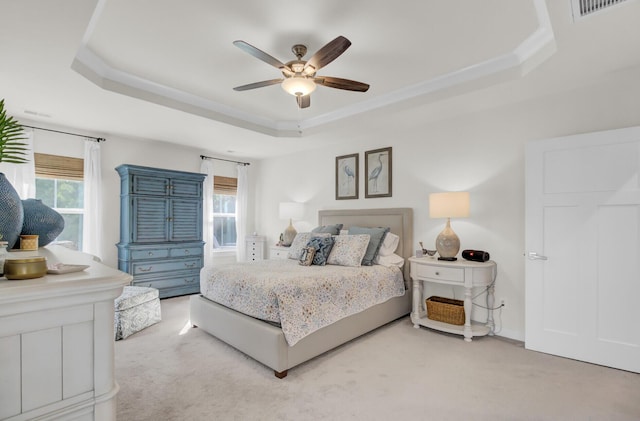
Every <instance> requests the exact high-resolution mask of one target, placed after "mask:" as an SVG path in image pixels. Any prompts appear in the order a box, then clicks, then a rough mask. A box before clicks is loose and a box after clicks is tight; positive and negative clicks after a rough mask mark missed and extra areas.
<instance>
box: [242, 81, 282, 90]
mask: <svg viewBox="0 0 640 421" xmlns="http://www.w3.org/2000/svg"><path fill="white" fill-rule="evenodd" d="M283 80H284V79H271V80H263V81H262V82H254V83H250V84H248V85H242V86H236V87H235V88H233V90H234V91H248V90H249V89H256V88H262V87H264V86H270V85H275V84H278V83H282V81H283Z"/></svg>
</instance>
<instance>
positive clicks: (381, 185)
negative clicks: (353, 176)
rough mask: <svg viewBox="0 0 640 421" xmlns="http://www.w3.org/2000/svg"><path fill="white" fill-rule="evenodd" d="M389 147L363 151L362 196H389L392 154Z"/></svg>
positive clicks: (370, 197)
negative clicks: (363, 174)
mask: <svg viewBox="0 0 640 421" xmlns="http://www.w3.org/2000/svg"><path fill="white" fill-rule="evenodd" d="M391 152H392V151H391V147H388V148H381V149H373V150H370V151H366V152H365V153H364V172H365V176H366V179H365V183H364V197H365V199H372V198H376V197H391V194H392V191H391V188H392V175H393V172H392V154H391Z"/></svg>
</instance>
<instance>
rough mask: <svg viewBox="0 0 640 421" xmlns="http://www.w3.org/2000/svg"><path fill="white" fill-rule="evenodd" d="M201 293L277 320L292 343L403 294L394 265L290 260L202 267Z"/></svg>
mask: <svg viewBox="0 0 640 421" xmlns="http://www.w3.org/2000/svg"><path fill="white" fill-rule="evenodd" d="M200 292H201V294H202V295H204V296H205V297H206V298H208V299H210V300H212V301H215V302H217V303H219V304H222V305H224V306H226V307H229V308H232V309H234V310H237V311H239V312H242V313H245V314H247V315H249V316H252V317H256V318H258V319H262V320H267V321H270V322H275V323H280V325H281V327H282V331H283V332H284V336H285V338H286V340H287V343H288V344H289V345H290V346H293V345H295V344H296V343H297V342H298V341H299V340H300V339H302V338H304V337H305V336H306V335H308V334H310V333H312V332H315V331H316V330H318V329H320V328H322V327H324V326H327V325H330V324H331V323H334V322H336V321H338V320H340V319H342V318H344V317H347V316H350V315H352V314H355V313H358V312H360V311H363V310H365V309H367V308H369V307H372V306H374V305H376V304H379V303H382V302H385V301H387V300H389V299H390V298H392V297H399V296H402V295H404V293H405V291H404V280H403V277H402V271H401V270H400V269H398V268H397V267H385V266H381V265H373V266H361V267H346V266H336V265H326V266H313V265H312V266H301V265H299V264H298V261H297V260H293V259H286V260H262V261H257V262H246V263H233V264H227V265H219V266H206V267H204V268H203V269H202V272H201V275H200Z"/></svg>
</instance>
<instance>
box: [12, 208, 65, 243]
mask: <svg viewBox="0 0 640 421" xmlns="http://www.w3.org/2000/svg"><path fill="white" fill-rule="evenodd" d="M22 207H23V209H24V222H23V223H22V232H21V233H20V234H21V235H37V236H38V247H43V246H46V245H47V244H49V243H50V242H52V241H53V240H55V239H56V238H57V237H58V235H60V233H61V232H62V230H64V218H63V217H62V215H60V214H59V213H58V212H56V211H55V210H53V209H51V208H50V207H49V206H47V205H45V204H44V203H42V200H40V199H26V200H23V201H22Z"/></svg>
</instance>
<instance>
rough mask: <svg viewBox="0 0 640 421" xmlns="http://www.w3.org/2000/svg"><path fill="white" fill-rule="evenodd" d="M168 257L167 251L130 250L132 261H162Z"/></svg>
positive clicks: (164, 249)
mask: <svg viewBox="0 0 640 421" xmlns="http://www.w3.org/2000/svg"><path fill="white" fill-rule="evenodd" d="M165 257H169V249H166V248H162V249H148V250H131V259H132V260H142V259H162V258H165Z"/></svg>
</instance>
